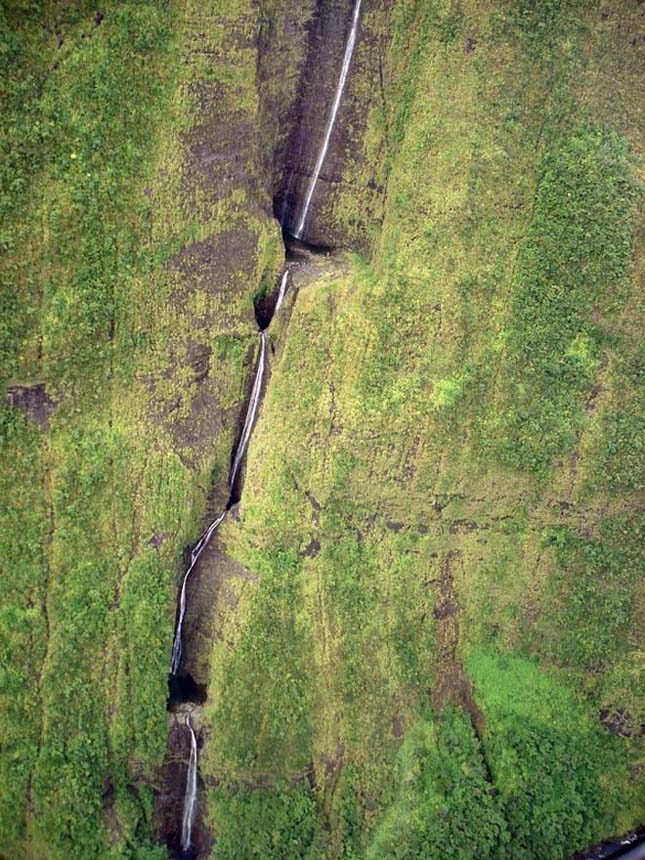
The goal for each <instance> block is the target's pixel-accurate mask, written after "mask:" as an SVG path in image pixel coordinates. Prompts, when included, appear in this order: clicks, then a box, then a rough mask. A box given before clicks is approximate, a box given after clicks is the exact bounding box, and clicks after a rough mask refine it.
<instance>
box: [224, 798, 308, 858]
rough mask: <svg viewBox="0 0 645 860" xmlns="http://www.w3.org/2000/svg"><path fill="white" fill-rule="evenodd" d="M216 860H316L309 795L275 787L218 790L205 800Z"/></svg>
mask: <svg viewBox="0 0 645 860" xmlns="http://www.w3.org/2000/svg"><path fill="white" fill-rule="evenodd" d="M210 811H211V817H212V826H213V828H214V830H215V832H216V833H217V834H218V836H217V849H216V850H217V856H218V857H219V858H221V860H317V858H319V857H321V850H320V842H321V833H320V819H319V817H318V810H317V807H316V802H315V799H314V797H313V794H312V792H311V791H310V790H309V789H308V788H304V787H302V786H295V787H294V786H289V785H276V786H274V787H272V788H256V789H255V790H249V789H245V788H239V787H237V788H236V787H235V786H221V787H219V788H218V789H216V790H215V791H213V792H211V795H210Z"/></svg>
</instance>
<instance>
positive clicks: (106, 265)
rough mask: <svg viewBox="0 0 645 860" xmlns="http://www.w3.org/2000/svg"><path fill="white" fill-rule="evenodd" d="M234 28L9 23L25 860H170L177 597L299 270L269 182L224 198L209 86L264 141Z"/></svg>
mask: <svg viewBox="0 0 645 860" xmlns="http://www.w3.org/2000/svg"><path fill="white" fill-rule="evenodd" d="M220 11H221V10H220V4H217V3H214V4H212V8H208V9H207V8H205V7H204V5H203V4H198V5H197V6H195V7H192V6H189V5H186V4H184V6H183V7H182V8H181V10H178V9H174V8H173V7H169V6H168V4H165V3H163V4H161V3H160V4H158V3H154V2H150V3H139V2H136V3H121V2H119V3H110V4H107V5H105V4H104V5H102V6H101V11H100V12H99V11H98V10H97V9H96V8H95V7H94V5H93V4H89V3H88V4H85V3H78V4H65V5H56V4H42V5H41V4H32V5H31V6H30V7H24V9H23V8H22V6H21V5H17V6H14V7H11V8H9V10H8V11H7V12H6V16H5V18H4V20H3V22H2V24H3V49H4V50H5V52H6V53H5V56H4V58H3V59H4V62H5V64H6V70H7V75H6V77H5V78H4V84H3V86H4V87H5V90H4V92H3V98H4V99H5V100H6V104H7V105H8V108H9V109H10V110H11V111H12V115H11V119H10V120H9V118H6V121H3V127H4V128H3V131H4V133H5V135H6V137H5V139H4V141H3V158H4V161H3V178H4V180H5V181H4V182H3V198H2V200H3V216H5V218H4V220H3V234H2V235H3V244H4V250H5V251H6V254H5V256H4V259H3V261H2V274H3V283H4V287H3V301H4V302H5V307H4V309H3V317H2V325H3V331H2V334H3V338H4V340H3V347H2V348H3V355H6V356H7V358H6V360H4V361H3V365H2V372H3V379H4V381H5V383H9V387H8V389H7V394H6V397H5V398H4V399H3V403H2V430H3V436H2V440H3V441H2V453H3V457H2V485H3V509H2V516H3V524H2V535H3V538H2V541H3V552H2V559H1V565H2V591H3V594H2V605H3V610H2V612H3V614H2V634H1V635H2V642H3V655H2V695H1V704H0V707H1V708H2V715H3V716H2V777H1V779H2V783H1V785H0V822H1V823H0V833H1V834H2V839H1V840H0V842H1V845H0V856H3V857H7V858H13V857H16V856H27V857H34V858H38V860H42V858H59V857H61V858H62V857H69V856H79V857H80V856H82V857H83V858H87V860H89V858H92V857H106V856H114V857H117V856H118V857H134V856H137V857H146V858H148V857H152V856H157V852H159V854H160V856H163V855H164V854H165V850H163V849H161V848H159V849H156V848H152V847H151V842H150V837H151V813H152V787H153V784H154V779H155V773H156V767H157V765H158V764H159V763H160V761H161V759H162V757H163V754H164V751H165V745H166V732H167V717H166V714H165V703H166V696H167V687H166V674H167V666H168V660H169V654H170V645H171V641H172V629H173V618H174V608H175V599H176V588H175V587H174V583H173V579H174V577H175V576H176V575H177V574H178V573H179V571H180V565H181V556H182V553H183V550H184V548H185V546H186V545H187V544H188V543H189V541H191V540H194V538H195V535H196V534H197V533H198V531H199V529H200V521H201V519H202V517H203V515H204V511H205V508H206V504H207V497H208V494H209V491H210V485H211V479H212V478H213V476H214V478H215V481H218V480H219V482H220V483H223V482H225V479H226V471H227V467H228V453H229V451H230V448H231V444H232V436H233V432H234V422H235V420H236V418H237V412H238V408H239V400H240V397H241V393H242V390H243V383H244V378H245V376H246V373H247V370H246V367H245V363H246V362H248V361H250V360H252V352H251V349H252V346H253V345H254V339H253V338H252V335H253V331H254V320H253V307H252V297H253V294H254V293H255V292H256V291H257V290H258V289H260V288H261V286H262V284H263V283H264V282H265V280H268V281H269V282H272V281H273V278H274V277H275V276H276V274H277V271H278V270H279V265H280V262H281V258H282V248H281V244H280V241H279V230H278V228H277V225H275V224H274V223H273V222H272V221H271V219H270V218H269V216H268V215H267V214H266V212H265V211H261V210H260V209H259V208H258V207H257V203H256V202H255V198H253V197H252V198H251V201H250V202H247V201H248V200H249V190H251V192H252V191H253V190H254V189H255V188H256V187H257V185H258V184H260V183H259V180H258V175H257V170H256V168H255V167H250V166H248V165H244V167H243V169H242V170H238V173H237V175H235V176H234V177H232V179H231V177H230V175H229V177H228V182H227V184H226V185H225V186H222V185H221V183H220V182H219V178H218V176H217V174H216V173H213V172H212V168H211V167H210V162H209V160H208V152H206V153H205V156H206V157H204V150H203V147H204V142H206V144H208V142H209V141H210V139H211V136H212V129H213V116H212V114H211V111H210V109H209V110H208V111H204V110H203V107H202V106H200V102H199V95H200V87H201V88H202V95H204V96H208V92H207V91H206V89H207V87H209V86H210V87H215V88H216V89H217V92H218V97H219V101H220V105H221V111H222V116H221V117H220V122H221V121H222V117H223V118H224V119H225V121H226V122H227V123H228V125H229V127H230V132H231V134H232V135H234V136H236V137H237V140H238V141H239V140H241V139H242V138H243V136H244V135H245V134H246V135H247V137H248V144H247V145H248V148H249V150H251V151H252V149H253V146H254V138H253V135H254V134H256V131H255V125H254V123H255V117H256V115H257V110H258V108H257V91H256V88H255V85H254V81H253V77H252V75H251V76H250V77H249V74H248V72H249V70H250V71H251V72H253V70H254V68H255V64H256V51H255V48H254V46H253V34H251V35H250V36H249V39H248V41H249V43H250V47H249V49H248V50H246V51H245V50H244V49H243V46H242V45H241V44H239V45H235V51H236V53H235V54H234V56H233V57H232V58H231V57H228V56H227V57H226V69H225V74H224V73H223V74H222V77H221V79H215V80H213V76H212V74H211V72H210V69H209V68H208V64H207V63H206V62H205V59H204V58H205V53H204V50H203V45H200V44H199V38H200V33H201V31H202V29H203V27H205V26H206V27H207V28H210V24H211V22H212V21H214V22H218V26H219V30H218V26H215V27H213V35H212V53H213V55H216V53H217V51H218V50H220V46H221V45H223V44H224V43H225V42H229V41H230V39H229V31H228V29H227V28H226V26H225V25H224V24H223V23H222V22H221V21H220V20H219V19H220ZM209 15H210V16H211V17H210V20H209ZM236 64H237V65H236ZM236 68H237V69H238V75H237V76H236V75H235V70H236ZM204 82H205V83H204ZM232 106H235V115H234V116H235V119H234V121H231V111H232ZM200 157H201V160H200ZM257 163H259V159H255V164H257ZM204 170H211V174H210V175H211V179H212V183H213V185H212V188H210V189H209V188H208V186H207V184H206V182H205V181H204V177H203V175H202V173H203V171H204ZM267 208H268V207H267ZM232 235H235V237H236V242H235V245H234V249H233V250H232V251H231V252H229V253H228V254H227V253H222V248H223V247H224V248H226V247H228V246H229V245H230V242H231V236H232Z"/></svg>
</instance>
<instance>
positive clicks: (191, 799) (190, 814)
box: [181, 716, 197, 851]
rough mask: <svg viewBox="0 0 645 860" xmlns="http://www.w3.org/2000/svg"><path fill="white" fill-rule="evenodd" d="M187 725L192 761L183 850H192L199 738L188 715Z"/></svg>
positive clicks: (182, 834)
mask: <svg viewBox="0 0 645 860" xmlns="http://www.w3.org/2000/svg"><path fill="white" fill-rule="evenodd" d="M186 725H187V726H188V729H189V731H190V761H189V763H188V773H187V774H186V794H185V795H184V814H183V817H182V820H181V850H182V851H190V844H191V840H192V835H193V821H194V820H195V807H196V806H197V738H196V737H195V732H194V731H193V727H192V725H191V723H190V717H189V716H186Z"/></svg>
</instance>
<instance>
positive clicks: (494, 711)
mask: <svg viewBox="0 0 645 860" xmlns="http://www.w3.org/2000/svg"><path fill="white" fill-rule="evenodd" d="M468 668H469V671H470V672H471V674H472V677H473V680H474V682H475V687H476V691H477V697H478V700H479V702H480V704H481V707H482V709H483V713H484V716H485V718H486V726H487V727H486V733H485V735H484V738H483V745H484V750H485V755H486V760H487V761H488V763H489V766H490V769H491V774H492V777H493V781H494V784H495V786H496V788H497V789H498V790H499V794H500V802H501V809H502V811H503V814H504V817H505V819H506V821H507V826H508V830H509V834H510V840H509V849H508V856H510V857H513V858H514V860H515V858H517V860H532V858H536V857H547V856H548V857H553V858H554V860H560V858H562V860H563V858H565V857H568V856H570V853H571V845H572V844H576V843H577V844H581V845H585V844H591V843H593V842H594V840H597V839H598V838H600V837H601V836H602V835H603V834H604V833H607V832H609V831H610V830H611V828H612V822H613V821H616V820H617V818H618V816H619V815H620V812H621V810H622V809H623V808H624V807H625V806H627V805H628V802H629V800H631V801H632V802H633V797H631V798H630V797H626V796H625V795H624V794H623V793H622V792H624V791H625V785H626V784H625V782H624V780H625V776H626V774H627V771H628V767H627V758H626V756H625V754H624V750H621V749H620V746H619V744H618V743H616V742H613V741H612V738H611V737H610V736H609V735H608V733H607V732H605V731H603V730H602V729H601V728H600V727H599V726H598V725H597V724H596V723H594V721H593V720H591V719H589V716H588V714H587V712H586V709H585V708H584V707H583V706H581V704H580V703H579V702H578V701H577V700H576V697H575V696H574V694H572V692H571V691H570V690H569V689H567V687H565V686H562V685H560V684H559V683H558V682H557V680H555V679H553V678H552V677H550V676H548V675H546V674H544V673H542V672H541V671H540V669H539V667H538V666H537V665H536V664H533V663H529V662H527V661H525V660H522V659H521V658H517V657H511V656H504V657H500V656H494V655H490V654H481V653H480V654H477V655H474V656H473V657H472V658H471V659H470V660H469V661H468ZM621 772H622V774H621ZM617 784H622V786H623V788H622V791H618V790H617ZM631 793H632V792H630V791H629V789H628V794H631ZM501 856H506V855H505V854H504V853H502V855H501Z"/></svg>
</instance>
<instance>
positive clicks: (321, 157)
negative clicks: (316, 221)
mask: <svg viewBox="0 0 645 860" xmlns="http://www.w3.org/2000/svg"><path fill="white" fill-rule="evenodd" d="M360 12H361V0H356V4H355V6H354V15H353V18H352V29H351V30H350V33H349V39H348V40H347V45H346V46H345V56H344V57H343V65H342V68H341V70H340V79H339V81H338V86H337V87H336V95H335V96H334V103H333V105H332V109H331V113H330V115H329V119H328V121H327V128H326V129H325V137H324V139H323V145H322V147H321V149H320V153H319V154H318V160H317V161H316V166H315V167H314V172H313V174H312V176H311V179H310V181H309V187H308V189H307V196H306V197H305V202H304V205H303V207H302V211H301V213H300V221H299V222H298V226H297V228H296V232H295V237H296V239H300V238H302V233H303V230H304V229H305V221H306V220H307V214H308V212H309V206H310V205H311V198H312V197H313V196H314V190H315V188H316V185H317V183H318V178H319V176H320V171H321V170H322V166H323V163H324V161H325V158H326V156H327V150H328V148H329V141H330V139H331V133H332V131H333V128H334V123H335V122H336V114H337V113H338V108H339V107H340V102H341V99H342V97H343V90H344V89H345V83H346V82H347V74H348V72H349V65H350V63H351V61H352V54H353V53H354V45H355V44H356V33H357V31H358V20H359V17H360Z"/></svg>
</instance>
